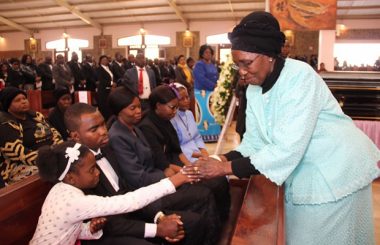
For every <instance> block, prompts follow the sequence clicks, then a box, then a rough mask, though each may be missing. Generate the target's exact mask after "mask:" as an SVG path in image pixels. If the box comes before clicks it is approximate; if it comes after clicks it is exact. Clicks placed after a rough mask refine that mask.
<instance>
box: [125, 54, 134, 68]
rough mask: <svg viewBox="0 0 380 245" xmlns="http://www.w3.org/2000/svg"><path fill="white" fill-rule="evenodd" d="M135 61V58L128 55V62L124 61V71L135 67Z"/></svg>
mask: <svg viewBox="0 0 380 245" xmlns="http://www.w3.org/2000/svg"><path fill="white" fill-rule="evenodd" d="M135 61H136V60H135V56H134V55H133V54H129V55H128V60H125V61H124V69H125V70H128V69H131V68H133V67H135V65H136V63H135Z"/></svg>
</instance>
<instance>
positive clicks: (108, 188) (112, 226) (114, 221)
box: [86, 147, 159, 238]
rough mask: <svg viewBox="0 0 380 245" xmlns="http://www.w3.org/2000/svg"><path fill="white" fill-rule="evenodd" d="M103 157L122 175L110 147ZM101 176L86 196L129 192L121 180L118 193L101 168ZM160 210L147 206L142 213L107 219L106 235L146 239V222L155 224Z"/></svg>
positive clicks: (103, 151)
mask: <svg viewBox="0 0 380 245" xmlns="http://www.w3.org/2000/svg"><path fill="white" fill-rule="evenodd" d="M101 151H102V154H103V156H104V157H105V158H106V159H107V160H108V162H109V163H110V164H111V166H112V168H113V169H114V170H115V173H116V174H117V176H121V175H120V169H119V165H118V163H117V161H116V158H115V157H114V154H113V152H112V150H111V148H110V147H104V148H102V149H101ZM99 171H100V176H99V183H98V185H97V186H96V187H95V188H94V189H91V190H87V191H86V194H93V195H98V196H115V195H120V194H124V193H126V192H128V191H129V188H127V187H126V186H127V185H126V183H125V182H124V181H123V179H122V178H119V187H120V189H119V191H118V192H116V191H115V189H114V188H113V187H112V185H111V183H110V182H109V181H108V179H107V177H106V176H105V175H104V173H103V172H102V170H101V169H100V168H99ZM158 211H159V210H153V209H152V208H151V206H147V207H145V208H143V209H142V210H140V211H136V212H133V213H127V214H119V215H113V216H109V217H107V219H108V220H107V223H106V226H105V227H104V232H105V235H108V236H128V235H129V236H134V237H139V238H144V232H145V221H143V218H144V219H145V220H148V221H149V222H153V218H154V215H155V214H156V213H157V212H158Z"/></svg>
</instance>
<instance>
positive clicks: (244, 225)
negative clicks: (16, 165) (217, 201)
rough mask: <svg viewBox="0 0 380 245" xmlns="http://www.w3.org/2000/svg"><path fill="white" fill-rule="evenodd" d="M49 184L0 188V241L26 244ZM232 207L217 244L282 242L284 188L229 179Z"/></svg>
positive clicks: (31, 181)
mask: <svg viewBox="0 0 380 245" xmlns="http://www.w3.org/2000/svg"><path fill="white" fill-rule="evenodd" d="M51 186H52V185H51V184H48V183H46V182H42V181H41V180H40V178H39V176H38V175H33V176H30V177H29V178H27V179H25V180H22V181H20V182H18V183H15V184H13V185H10V186H7V187H5V188H2V189H0V224H1V225H0V241H1V242H0V243H1V244H4V245H8V244H9V245H11V244H20V245H22V244H28V241H29V240H30V239H31V238H32V236H33V233H34V230H35V227H36V225H37V221H38V217H39V215H40V212H41V207H42V204H43V202H44V200H45V197H46V195H47V193H48V192H49V190H50V188H51ZM230 191H231V199H232V201H231V210H230V214H229V218H228V220H227V222H226V223H225V225H224V227H223V231H222V232H221V238H220V241H219V243H218V245H228V244H233V245H245V244H246V245H248V244H253V243H255V244H285V226H284V203H283V200H284V199H283V195H284V193H283V188H282V187H278V186H276V185H275V184H273V183H272V182H270V181H269V180H268V179H266V178H265V177H264V176H252V177H251V178H250V179H249V180H237V179H231V180H230Z"/></svg>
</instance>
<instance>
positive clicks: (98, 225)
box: [90, 217, 107, 234]
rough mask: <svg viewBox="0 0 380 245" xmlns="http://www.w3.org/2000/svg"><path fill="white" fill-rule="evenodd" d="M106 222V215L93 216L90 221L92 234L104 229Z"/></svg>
mask: <svg viewBox="0 0 380 245" xmlns="http://www.w3.org/2000/svg"><path fill="white" fill-rule="evenodd" d="M106 222H107V219H106V218H104V217H98V218H92V219H91V222H90V232H91V234H94V233H95V232H97V231H99V230H101V229H103V227H104V225H105V224H106Z"/></svg>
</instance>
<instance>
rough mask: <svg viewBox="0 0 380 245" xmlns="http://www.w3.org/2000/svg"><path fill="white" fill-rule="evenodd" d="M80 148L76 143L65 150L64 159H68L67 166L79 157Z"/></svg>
mask: <svg viewBox="0 0 380 245" xmlns="http://www.w3.org/2000/svg"><path fill="white" fill-rule="evenodd" d="M80 146H81V145H80V144H78V143H76V144H75V145H74V147H67V148H66V155H65V157H66V158H69V161H68V164H72V163H73V162H74V161H76V160H78V159H79V155H80V152H79V147H80Z"/></svg>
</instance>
